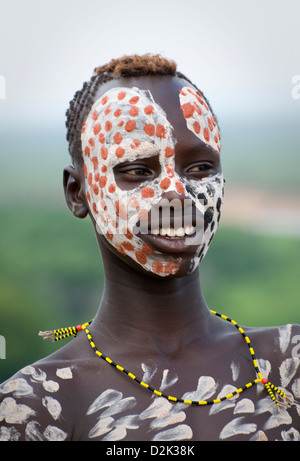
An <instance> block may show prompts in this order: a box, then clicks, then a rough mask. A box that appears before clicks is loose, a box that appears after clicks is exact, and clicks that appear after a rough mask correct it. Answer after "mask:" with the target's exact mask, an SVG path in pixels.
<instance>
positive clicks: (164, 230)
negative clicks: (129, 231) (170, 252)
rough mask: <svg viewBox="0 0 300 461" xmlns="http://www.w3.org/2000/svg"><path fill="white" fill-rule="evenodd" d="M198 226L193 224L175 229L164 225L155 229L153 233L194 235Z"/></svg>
mask: <svg viewBox="0 0 300 461" xmlns="http://www.w3.org/2000/svg"><path fill="white" fill-rule="evenodd" d="M195 230H196V228H195V227H193V226H185V227H179V228H178V229H173V228H171V227H163V228H160V229H153V230H152V231H151V234H154V235H162V236H166V235H167V236H168V237H183V236H184V235H192V234H193V233H194V232H195Z"/></svg>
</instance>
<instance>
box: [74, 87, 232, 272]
mask: <svg viewBox="0 0 300 461" xmlns="http://www.w3.org/2000/svg"><path fill="white" fill-rule="evenodd" d="M180 107H181V112H182V116H183V117H184V119H185V120H186V123H187V126H188V128H189V129H190V130H191V131H192V132H193V133H194V134H195V135H196V136H198V137H200V139H201V140H203V141H204V142H206V143H209V144H210V145H211V146H212V147H213V148H217V147H218V146H219V142H220V138H219V132H218V128H217V126H216V123H215V121H214V118H213V116H212V114H211V112H210V111H209V109H208V106H207V104H206V102H205V100H204V98H202V97H201V95H200V94H198V93H197V92H196V90H193V89H191V88H188V87H185V88H183V89H182V90H181V91H180V93H179V95H178V110H180ZM81 139H82V151H83V158H84V166H83V172H84V176H85V178H86V190H87V192H86V196H87V199H88V202H89V204H90V208H91V212H92V215H93V217H94V219H95V221H96V225H97V230H98V231H99V232H100V233H101V234H103V235H104V236H105V237H106V238H107V240H108V241H109V242H110V244H111V245H113V246H114V247H115V248H116V249H117V250H118V251H119V252H120V254H122V255H123V256H124V255H126V256H129V257H130V258H132V259H133V260H134V261H135V262H136V263H137V264H139V265H141V266H142V267H143V268H144V269H146V270H148V271H151V272H153V273H155V274H157V275H160V276H161V277H166V276H169V275H170V274H176V272H177V271H178V269H179V267H180V264H181V258H180V257H178V256H176V254H172V253H171V252H169V253H168V254H164V252H163V251H158V250H157V249H155V246H152V244H151V239H150V240H149V241H148V242H147V243H145V241H144V240H143V238H142V236H141V232H142V231H141V229H142V226H141V224H142V223H147V225H146V227H144V231H145V229H146V231H147V232H145V233H149V227H148V221H147V220H148V217H149V212H150V211H151V210H152V209H153V207H155V205H157V204H158V203H159V202H160V201H161V199H162V194H164V193H165V192H167V191H173V192H176V194H177V195H178V196H183V195H184V196H185V195H186V196H188V197H190V198H191V199H193V200H195V199H194V197H197V196H198V195H201V193H205V192H206V191H207V188H208V187H214V188H215V190H216V194H215V196H214V197H213V198H210V199H209V194H207V197H208V200H206V205H205V206H204V205H201V204H200V203H198V202H197V203H196V206H197V207H198V208H199V209H201V212H202V213H203V214H204V213H205V211H206V208H207V207H211V208H216V206H215V205H216V203H215V201H216V200H217V199H218V198H220V196H221V195H222V184H223V183H222V178H221V177H217V178H213V179H211V178H206V181H204V182H203V184H200V183H202V181H197V184H196V183H193V182H188V181H187V180H186V179H184V178H181V177H179V175H178V174H177V173H176V170H175V145H176V139H175V137H174V133H173V128H172V126H171V124H170V122H169V121H168V120H167V118H166V115H165V112H164V111H163V110H162V108H161V107H160V106H158V105H157V104H156V103H155V101H154V100H153V97H152V95H151V94H150V92H149V91H144V90H140V89H138V88H112V89H110V90H108V91H107V92H106V93H105V94H104V95H103V96H102V97H101V98H100V99H99V100H98V101H96V102H95V103H94V105H93V107H92V109H91V111H90V114H89V115H88V117H87V119H86V121H85V122H84V123H83V128H82V138H81ZM152 156H158V158H159V163H160V168H161V172H160V175H159V176H158V177H157V178H155V179H154V180H152V181H147V180H145V181H143V182H142V183H141V184H139V185H138V186H137V187H135V188H134V189H131V190H129V191H128V190H122V189H121V188H120V187H118V185H117V181H116V179H115V176H114V168H115V167H116V166H118V165H120V164H122V163H123V162H125V161H126V162H133V161H136V160H137V159H143V158H147V157H152ZM187 186H188V188H187ZM191 191H192V192H191ZM205 207H206V208H205ZM139 226H140V227H139ZM151 226H152V223H151ZM137 227H138V231H139V232H140V233H138V232H136V228H137ZM161 231H162V230H161V229H158V228H157V223H156V228H155V229H154V227H153V226H152V227H151V228H150V232H151V235H152V233H153V236H154V235H158V234H160V232H161ZM164 231H166V232H167V233H170V234H172V232H175V231H176V232H177V233H178V236H180V233H181V234H182V232H188V229H184V228H181V229H170V228H167V229H164ZM171 231H172V232H171ZM142 233H143V232H142ZM172 235H173V237H174V234H172ZM210 238H211V232H208V233H207V234H206V235H205V236H204V238H203V241H202V242H199V245H198V246H199V250H197V252H195V254H196V255H195V258H194V262H193V265H191V271H193V270H194V269H195V267H197V265H198V264H199V261H200V259H201V258H202V257H203V255H204V253H205V252H206V250H207V248H204V247H205V246H208V245H207V242H208V241H209V239H210ZM149 242H150V243H149ZM201 252H202V253H201ZM200 253H201V255H200Z"/></svg>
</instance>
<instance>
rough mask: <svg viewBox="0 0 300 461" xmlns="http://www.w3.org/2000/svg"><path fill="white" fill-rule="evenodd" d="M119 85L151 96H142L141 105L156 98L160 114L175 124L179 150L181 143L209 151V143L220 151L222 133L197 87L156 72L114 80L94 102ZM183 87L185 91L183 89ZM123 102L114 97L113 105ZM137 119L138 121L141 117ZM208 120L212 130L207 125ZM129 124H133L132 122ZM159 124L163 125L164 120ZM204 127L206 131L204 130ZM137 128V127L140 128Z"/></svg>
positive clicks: (97, 102) (104, 85)
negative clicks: (191, 110) (148, 97)
mask: <svg viewBox="0 0 300 461" xmlns="http://www.w3.org/2000/svg"><path fill="white" fill-rule="evenodd" d="M120 88H123V89H124V88H125V89H126V88H128V91H129V90H130V91H131V90H132V89H134V88H136V89H137V90H138V91H140V90H141V93H145V94H148V96H150V99H147V98H146V99H145V98H144V101H142V99H143V98H141V100H140V102H139V104H141V105H143V102H144V106H145V105H147V104H149V101H151V99H152V100H153V102H154V103H155V104H156V108H157V109H158V110H157V114H160V115H162V114H163V115H164V116H165V120H166V125H170V127H172V130H173V135H174V137H175V139H176V144H177V146H176V150H178V148H179V147H180V145H181V144H182V146H183V148H184V149H185V148H186V147H188V148H189V149H193V148H198V147H202V148H205V150H206V148H207V147H208V146H209V147H212V149H213V150H214V151H220V145H219V139H217V138H218V136H219V132H218V127H217V126H216V122H215V120H214V117H213V115H212V114H211V112H210V110H209V108H208V106H207V105H206V101H205V100H204V98H203V99H202V100H201V101H200V102H199V100H197V98H198V99H199V97H200V96H199V95H200V93H199V92H198V90H197V89H196V88H195V87H193V85H191V84H190V83H189V82H188V81H186V80H185V79H183V78H180V77H175V76H157V75H155V76H143V77H126V78H117V79H113V80H111V81H108V82H106V83H104V84H102V85H101V86H100V87H99V89H98V91H97V92H96V94H95V97H94V101H95V103H94V106H95V104H99V102H101V101H102V100H103V99H106V95H107V94H111V93H114V94H117V91H118V89H120ZM183 89H184V91H182V90H183ZM197 93H198V94H197ZM104 96H105V98H104ZM127 99H128V98H127ZM124 102H125V101H122V100H120V101H118V98H115V101H114V103H113V104H114V106H115V108H116V106H117V105H118V103H119V104H120V105H122V104H124ZM201 104H202V106H201ZM100 106H101V104H100ZM191 107H192V108H193V111H194V113H193V114H192V115H191V114H190V113H189V112H190V110H189V108H191ZM195 107H197V108H198V110H196V111H195V110H194V108H195ZM160 108H161V110H160ZM201 110H202V113H201ZM205 112H206V114H205ZM140 113H143V116H144V118H145V114H144V111H143V110H142V111H141V112H140ZM199 113H200V115H199ZM134 118H135V120H138V117H134ZM162 118H163V117H162ZM140 121H141V120H140ZM211 121H213V122H214V126H213V125H212V123H210V122H211ZM208 122H209V126H210V128H211V131H210V130H209V128H208V127H207V126H208ZM130 123H132V121H130ZM158 123H159V124H160V123H161V121H160V122H158ZM200 125H201V129H200ZM205 126H206V128H205V130H206V131H205V130H204V127H205ZM138 128H139V127H138V126H137V131H138ZM117 129H118V128H117ZM141 132H143V130H141ZM205 132H206V133H208V138H209V141H208V140H207V137H206V136H205ZM195 135H196V136H195ZM126 136H127V134H126ZM214 139H217V143H215V140H214ZM201 145H202V146H201ZM209 150H210V149H209Z"/></svg>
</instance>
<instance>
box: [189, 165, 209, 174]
mask: <svg viewBox="0 0 300 461" xmlns="http://www.w3.org/2000/svg"><path fill="white" fill-rule="evenodd" d="M211 167H212V165H211V164H210V163H202V164H201V165H194V166H192V167H189V168H188V169H187V173H201V172H202V171H206V170H210V169H211ZM193 168H199V170H198V171H192V170H193Z"/></svg>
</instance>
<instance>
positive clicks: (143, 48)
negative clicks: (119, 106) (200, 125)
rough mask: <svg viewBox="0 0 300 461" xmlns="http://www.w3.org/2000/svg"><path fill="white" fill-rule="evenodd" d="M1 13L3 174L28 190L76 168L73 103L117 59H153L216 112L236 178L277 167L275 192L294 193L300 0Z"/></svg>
mask: <svg viewBox="0 0 300 461" xmlns="http://www.w3.org/2000/svg"><path fill="white" fill-rule="evenodd" d="M0 7H1V9H0V11H1V26H0V44H1V45H0V47H1V49H0V75H2V76H4V78H5V81H6V98H5V99H0V121H1V123H0V134H1V139H0V142H1V144H0V146H1V156H2V159H3V160H4V162H3V163H2V164H4V165H5V167H6V169H4V170H3V171H2V174H3V173H5V172H8V171H15V174H16V176H15V178H18V179H19V180H21V177H22V172H23V171H25V170H26V169H35V168H37V169H41V168H42V167H43V166H46V168H47V169H48V173H49V174H50V173H51V171H52V170H53V171H54V172H55V174H56V172H57V171H58V170H59V169H61V166H62V165H64V164H65V163H66V161H68V155H67V145H66V141H65V128H64V127H65V111H66V109H67V107H68V103H69V100H71V99H72V98H73V95H74V93H75V91H76V90H78V89H80V88H81V86H82V83H83V82H84V81H85V80H88V79H89V78H90V76H91V75H92V72H93V69H94V68H95V67H96V66H98V65H101V64H104V63H106V62H107V61H109V60H110V59H111V58H112V57H115V58H116V57H119V56H122V55H124V54H131V53H145V52H152V53H161V54H163V55H164V56H166V57H170V58H172V59H174V60H175V61H177V63H178V68H179V70H181V71H182V72H183V73H185V74H186V75H187V76H188V77H189V78H190V79H191V80H192V81H193V82H195V84H197V85H198V86H199V87H200V88H201V89H202V90H203V92H204V94H205V95H206V96H207V98H208V99H209V101H210V102H211V104H212V106H213V108H214V111H215V113H216V114H217V116H218V119H219V121H220V125H221V133H222V139H223V151H224V152H223V153H222V155H223V156H224V162H225V166H226V162H227V163H228V171H229V176H230V175H231V174H232V175H235V174H236V173H237V174H239V173H240V176H241V178H243V174H245V173H246V172H247V170H248V171H249V170H250V169H254V167H255V168H256V166H257V165H259V162H261V163H264V162H265V163H266V164H268V163H269V161H270V158H271V160H272V162H273V159H275V158H276V162H274V165H273V166H274V168H273V166H272V168H271V170H272V169H273V171H274V172H273V174H274V182H275V183H276V181H277V180H278V179H280V178H281V177H282V176H284V177H285V182H287V183H288V182H291V181H292V182H293V187H295V186H296V185H297V181H298V171H299V170H298V167H299V166H300V162H299V159H298V157H299V140H300V134H299V133H300V130H299V115H300V99H294V98H293V97H292V88H293V86H295V84H293V83H292V79H293V78H294V77H295V75H300V48H299V43H300V2H299V0H286V1H285V2H281V1H278V0H273V1H271V0H253V1H252V2H245V1H241V0H209V1H202V0H185V1H183V0H151V2H145V1H143V0H139V1H138V0H127V1H126V2H124V1H122V0H113V1H110V2H109V1H107V0H85V1H84V2H83V1H79V0H59V1H58V0H51V1H49V0H10V1H9V2H7V1H3V0H1V1H0ZM299 93H300V90H299ZM267 151H268V152H267ZM251 159H252V164H251V162H250V167H249V166H248V162H249V161H250V160H251ZM297 162H298V163H297ZM275 163H276V165H275ZM255 165H256V166H255ZM268 168H269V167H268V166H265V170H263V173H262V175H264V174H265V172H266V171H269V170H268ZM271 170H270V171H269V173H268V174H270V175H271V176H272V171H271ZM231 172H233V173H231ZM2 174H1V176H2ZM257 174H258V175H259V172H258V171H257ZM59 175H60V173H59ZM4 176H5V177H3V181H2V189H1V190H3V187H4V185H6V181H8V180H7V175H5V174H4ZM57 177H58V176H57ZM260 180H261V182H263V178H260ZM59 181H61V175H60V176H59ZM241 182H243V181H241ZM43 184H44V185H45V184H46V180H44V183H43ZM275 185H276V184H275ZM0 192H1V191H0ZM2 199H3V195H2Z"/></svg>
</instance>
